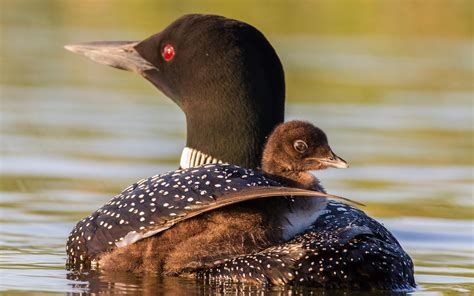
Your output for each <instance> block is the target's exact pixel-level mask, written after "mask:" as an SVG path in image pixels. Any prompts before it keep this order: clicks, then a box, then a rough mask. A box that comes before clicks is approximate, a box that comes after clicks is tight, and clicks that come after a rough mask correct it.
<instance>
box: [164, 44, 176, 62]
mask: <svg viewBox="0 0 474 296" xmlns="http://www.w3.org/2000/svg"><path fill="white" fill-rule="evenodd" d="M173 56H174V48H173V45H171V44H166V45H165V47H164V48H163V58H164V59H165V60H166V61H170V60H171V59H172V58H173Z"/></svg>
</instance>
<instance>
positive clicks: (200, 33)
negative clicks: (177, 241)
mask: <svg viewBox="0 0 474 296" xmlns="http://www.w3.org/2000/svg"><path fill="white" fill-rule="evenodd" d="M66 48H67V49H69V50H71V51H73V52H76V53H80V54H83V55H85V56H87V57H89V58H91V59H92V60H94V61H96V62H99V63H103V64H107V65H109V66H113V67H117V68H121V69H126V70H130V71H134V72H137V73H139V74H140V75H142V76H143V77H145V78H146V79H148V80H149V81H151V82H152V83H153V84H154V85H155V86H156V87H157V88H158V89H160V90H161V91H162V92H163V93H164V94H165V95H167V96H168V97H170V98H171V99H172V100H173V101H174V102H175V103H177V104H178V106H180V108H181V109H182V110H183V111H184V113H185V115H186V123H187V142H186V146H187V147H185V148H184V150H183V153H182V157H181V162H180V166H181V168H183V169H187V168H190V167H193V166H196V165H203V164H210V163H212V164H213V165H215V164H216V163H218V164H222V163H230V164H232V165H239V166H241V167H245V168H253V169H255V168H257V167H258V166H259V162H260V159H261V157H262V149H263V146H264V143H265V138H266V137H267V136H268V135H269V134H270V132H271V131H272V130H273V129H274V128H275V126H277V125H278V124H280V123H281V122H283V119H284V100H285V85H284V74H283V68H282V66H281V63H280V60H279V58H278V56H277V55H276V53H275V51H274V49H273V47H272V46H271V45H270V43H269V42H268V41H267V40H266V38H265V37H264V36H263V34H262V33H260V32H259V31H258V30H257V29H255V28H254V27H252V26H250V25H248V24H245V23H243V22H240V21H236V20H231V19H227V18H224V17H220V16H214V15H200V14H192V15H186V16H183V17H181V18H179V19H177V20H176V21H175V22H173V23H172V24H170V25H169V26H168V27H167V28H166V29H165V30H163V31H162V32H160V33H158V34H155V35H153V36H151V37H149V38H147V39H145V40H144V41H141V42H94V43H86V44H77V45H70V46H66ZM303 146H304V145H303ZM334 157H336V156H335V155H334ZM264 158H265V155H264ZM232 165H230V167H227V168H228V170H229V173H232V174H233V170H235V169H237V168H235V167H233V166H232ZM224 166H225V165H224ZM237 170H239V169H237ZM190 171H191V172H192V171H193V169H191V170H190ZM190 178H191V177H190ZM150 181H151V179H148V181H147V180H145V181H144V182H145V183H143V184H136V185H134V186H136V187H137V188H138V187H139V186H146V185H144V184H148V183H147V182H150ZM163 182H165V181H163ZM260 182H263V181H260ZM165 184H166V182H165ZM167 184H170V183H167ZM216 184H217V183H216ZM162 186H164V185H162ZM135 189H136V188H133V186H132V187H131V188H129V189H128V190H135ZM293 190H296V189H293ZM299 190H303V189H299ZM321 191H322V188H321ZM163 193H164V191H163ZM295 194H296V193H295ZM273 200H275V202H276V201H277V200H279V199H278V198H272V199H265V202H273ZM280 200H281V199H280ZM111 202H113V201H111ZM259 203H263V200H255V201H252V202H250V201H248V202H242V210H241V211H242V213H244V214H245V215H247V217H248V216H250V215H251V214H252V213H254V212H255V211H258V204H259ZM174 206H177V205H174V204H170V203H167V205H166V206H164V207H166V208H167V209H169V210H171V212H170V213H169V215H171V214H175V215H176V216H178V213H176V212H174V210H175V209H174V208H170V207H174ZM135 210H137V209H134V210H132V211H135ZM150 210H151V209H150ZM138 213H141V211H138ZM215 213H216V215H219V214H220V215H221V219H222V220H221V221H226V220H227V221H232V220H233V219H237V217H236V216H229V217H227V216H226V214H229V212H228V209H227V208H226V207H223V208H220V209H217V210H215ZM109 215H111V214H109ZM115 215H116V214H115ZM171 216H174V215H171ZM145 219H146V218H145ZM299 219H300V221H298V223H301V224H306V225H308V227H306V229H304V230H302V233H295V234H294V235H293V236H291V237H287V238H285V241H284V242H276V241H274V242H272V243H273V245H271V246H268V247H266V248H265V249H263V250H261V249H259V248H257V247H255V248H253V249H252V248H250V249H246V250H244V252H243V254H241V256H237V257H229V258H225V259H220V260H218V261H216V262H214V263H213V264H210V265H209V264H208V265H206V266H205V267H203V266H199V265H198V266H191V267H192V268H197V269H199V270H198V271H197V272H196V273H197V275H198V276H199V277H200V278H204V279H206V280H210V281H221V280H222V281H237V282H250V283H259V284H277V285H281V284H294V285H298V284H299V285H309V286H318V287H326V288H338V287H339V288H341V287H342V288H347V287H348V288H379V289H392V290H393V289H410V288H413V287H415V281H414V277H413V263H412V261H411V259H410V257H409V256H408V255H407V254H406V253H405V252H404V250H403V249H402V247H401V246H400V245H399V243H398V242H397V240H396V239H395V237H393V235H392V234H391V233H390V232H389V231H388V230H386V229H385V228H384V227H383V226H382V225H381V224H379V223H378V222H377V221H375V220H374V219H372V218H370V217H369V216H367V215H366V214H365V213H364V212H362V211H360V210H358V209H355V208H353V207H351V206H349V205H345V204H342V203H339V202H334V201H328V202H327V204H325V205H324V207H323V208H321V209H320V212H319V213H318V215H308V216H302V215H300V216H299ZM139 220H140V218H139ZM139 220H138V221H139ZM257 220H258V219H257ZM118 221H119V223H120V220H118ZM170 221H172V220H170ZM187 221H192V219H191V220H187ZM150 222H151V221H150ZM248 222H249V223H247V225H251V224H252V223H254V222H255V223H257V222H258V221H252V220H250V221H248ZM104 223H106V222H104ZM155 223H156V222H155ZM185 223H186V222H180V223H177V224H176V225H175V226H173V227H172V228H170V229H168V230H166V231H163V234H161V235H162V236H166V235H167V233H170V234H171V233H172V231H173V229H176V228H180V227H183V228H185ZM187 223H190V222H187ZM295 223H296V222H295ZM86 224H87V223H86ZM171 224H174V223H173V222H171ZM194 226H195V227H196V229H197V230H199V226H200V225H194ZM109 227H110V229H109ZM112 227H113V225H110V224H107V227H105V228H104V227H101V228H99V229H100V230H101V231H100V234H96V236H97V235H100V236H101V237H102V238H101V240H103V241H107V243H109V242H110V245H113V244H115V243H116V242H115V241H114V239H113V238H119V237H117V236H116V235H115V234H113V233H114V232H113V231H110V230H112V229H113V228H112ZM169 227H170V226H169ZM79 228H80V227H79ZM75 231H80V229H79V230H75ZM242 231H245V228H244V229H238V228H236V229H235V232H242ZM157 233H158V232H157ZM80 234H81V236H80V237H82V233H80ZM112 234H113V235H112ZM149 235H150V236H149V237H148V238H146V239H143V240H141V241H140V242H145V241H146V240H153V239H155V236H153V233H149ZM189 235H193V234H192V233H190V234H189ZM76 236H77V235H76ZM170 236H171V235H170ZM73 237H74V236H71V238H70V239H73ZM87 238H88V236H86V237H85V239H87ZM129 238H130V240H127V241H133V240H134V239H136V237H133V236H130V237H129ZM256 240H257V241H258V239H256ZM140 242H137V245H138V244H139V243H140ZM118 243H119V244H120V242H118ZM196 243H199V242H196ZM149 245H150V246H153V244H151V243H150V244H149ZM243 245H244V246H245V242H244V243H243ZM254 245H255V246H257V245H259V244H258V243H257V244H254ZM154 247H156V248H160V247H161V246H156V245H155V246H154ZM76 248H77V246H76ZM68 253H70V250H68ZM130 264H134V263H133V262H130ZM132 269H133V268H132Z"/></svg>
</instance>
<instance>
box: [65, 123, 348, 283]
mask: <svg viewBox="0 0 474 296" xmlns="http://www.w3.org/2000/svg"><path fill="white" fill-rule="evenodd" d="M275 160H279V161H278V162H276V161H275ZM323 166H324V167H347V164H346V162H345V161H344V160H342V159H340V158H338V157H337V156H335V154H334V153H332V151H331V149H330V148H329V145H328V143H327V138H326V135H325V134H324V132H323V131H321V130H320V129H318V128H317V127H315V126H313V125H311V124H309V123H307V122H302V121H291V122H288V123H284V124H281V125H280V126H278V127H277V128H276V129H275V131H274V132H273V133H272V135H271V136H270V138H269V139H268V142H267V144H266V146H265V149H264V158H263V160H262V168H263V171H257V170H252V169H244V168H240V167H238V166H234V165H227V164H216V165H204V166H201V167H196V168H192V169H186V170H177V171H173V172H169V173H165V174H162V175H157V176H154V177H151V178H148V179H146V180H142V181H140V182H138V183H137V184H135V185H132V186H131V187H128V188H127V189H125V190H124V191H123V192H122V193H121V194H119V195H117V196H115V197H114V198H113V199H112V200H110V201H109V202H108V203H107V204H106V205H105V206H104V207H102V208H100V209H99V210H97V211H96V212H95V213H93V214H92V215H91V216H89V217H88V218H86V219H83V220H82V221H80V222H79V223H78V224H77V226H76V227H75V229H74V230H73V231H72V233H71V235H70V237H69V241H68V244H67V250H68V256H69V263H70V264H71V265H75V266H80V265H81V264H82V265H87V264H89V263H90V261H95V262H98V263H99V266H100V267H101V268H103V269H109V270H115V271H117V270H122V271H163V272H165V273H167V274H179V273H182V272H183V271H190V270H191V269H197V268H203V267H205V266H206V265H208V264H212V263H213V262H214V261H216V260H218V259H219V260H220V259H226V258H232V257H233V256H238V255H242V254H246V253H248V252H249V251H255V250H258V249H259V250H262V249H264V248H267V247H270V246H272V245H274V244H276V243H281V242H283V241H285V240H287V239H288V238H291V237H293V236H294V235H295V234H297V233H298V232H301V231H302V230H304V229H305V228H306V227H307V226H308V225H303V226H299V229H297V228H298V225H297V224H298V223H301V222H300V221H298V223H295V220H301V217H299V216H300V215H305V214H307V215H314V214H315V213H318V211H320V210H321V208H322V207H323V206H325V205H326V202H327V201H326V199H325V198H323V199H314V195H316V196H318V197H324V196H328V195H327V194H324V192H318V191H315V192H310V191H304V190H295V189H292V188H285V186H288V185H293V186H297V187H300V188H305V189H313V190H320V191H322V190H321V189H320V187H319V186H317V185H318V183H317V182H316V179H315V177H312V178H311V181H309V179H310V177H309V176H312V175H311V174H310V173H308V172H307V171H308V170H313V169H319V168H321V167H323ZM265 168H269V171H266V170H265ZM282 172H283V173H282ZM277 179H278V181H277ZM281 194H292V195H299V196H301V195H312V196H313V197H298V198H296V199H294V200H293V199H287V198H281V197H275V198H274V199H273V200H272V199H270V200H264V201H260V200H257V201H255V202H252V201H253V199H256V198H261V197H268V196H275V195H276V196H278V195H281ZM243 202H247V204H246V205H244V206H243V207H240V206H241V203H243ZM231 205H235V206H236V207H237V208H235V207H234V206H232V207H231ZM220 207H223V209H222V210H223V211H218V212H215V211H212V212H211V210H214V209H216V208H220ZM197 215H200V216H197ZM195 216H197V217H195ZM192 217H195V218H194V219H190V218H192ZM295 218H297V219H295ZM186 219H190V220H188V221H184V220H186ZM181 221H183V222H181ZM303 221H304V220H303ZM178 222H180V223H178ZM176 223H178V224H177V225H176V226H175V227H172V226H173V225H174V224H176ZM170 227H172V228H171V229H169V230H167V231H165V232H164V230H166V229H168V228H170ZM150 236H152V237H151V238H150ZM104 238H105V239H106V240H105V241H104ZM139 240H143V243H136V244H135V245H134V243H135V242H137V241H139ZM116 247H118V248H116ZM121 248H122V249H121Z"/></svg>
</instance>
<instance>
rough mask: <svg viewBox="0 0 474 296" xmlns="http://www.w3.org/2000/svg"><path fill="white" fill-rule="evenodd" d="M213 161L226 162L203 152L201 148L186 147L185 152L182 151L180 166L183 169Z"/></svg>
mask: <svg viewBox="0 0 474 296" xmlns="http://www.w3.org/2000/svg"><path fill="white" fill-rule="evenodd" d="M211 163H224V162H223V161H221V160H219V159H217V158H215V157H212V156H210V155H209V154H206V153H202V152H201V151H199V150H196V149H193V148H189V147H184V149H183V152H182V153H181V160H180V161H179V166H180V167H181V168H182V169H187V168H192V167H196V166H200V165H203V164H211Z"/></svg>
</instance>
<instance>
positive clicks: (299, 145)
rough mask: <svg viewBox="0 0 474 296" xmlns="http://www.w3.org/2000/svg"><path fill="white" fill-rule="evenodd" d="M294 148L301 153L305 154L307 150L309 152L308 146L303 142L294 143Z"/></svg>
mask: <svg viewBox="0 0 474 296" xmlns="http://www.w3.org/2000/svg"><path fill="white" fill-rule="evenodd" d="M293 148H295V150H296V151H298V152H299V153H304V152H306V150H308V144H306V142H305V141H303V140H296V141H295V142H294V143H293Z"/></svg>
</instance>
